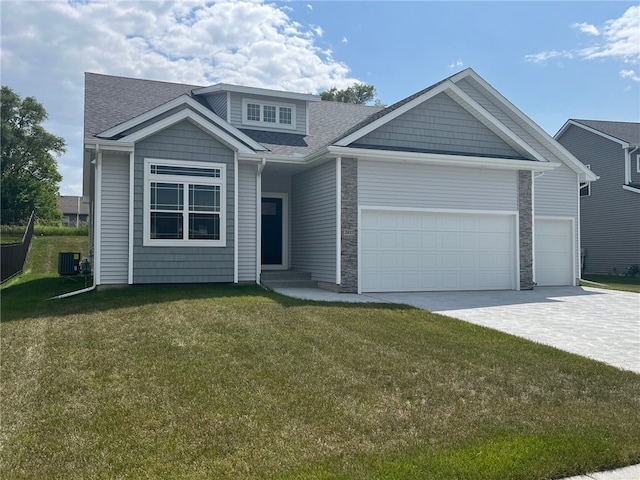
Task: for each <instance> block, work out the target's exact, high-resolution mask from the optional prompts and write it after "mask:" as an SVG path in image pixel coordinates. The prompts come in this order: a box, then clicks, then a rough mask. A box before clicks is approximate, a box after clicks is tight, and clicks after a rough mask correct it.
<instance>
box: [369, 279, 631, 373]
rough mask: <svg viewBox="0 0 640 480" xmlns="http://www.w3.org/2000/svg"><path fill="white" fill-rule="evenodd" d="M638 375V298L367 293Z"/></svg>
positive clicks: (539, 291)
mask: <svg viewBox="0 0 640 480" xmlns="http://www.w3.org/2000/svg"><path fill="white" fill-rule="evenodd" d="M366 296H369V297H373V298H375V299H378V300H382V301H386V302H390V303H403V304H407V305H411V306H414V307H417V308H422V309H426V310H430V311H432V312H435V313H442V314H444V315H449V316H451V317H455V318H459V319H461V320H465V321H467V322H471V323H474V324H477V325H483V326H485V327H489V328H493V329H496V330H500V331H502V332H506V333H510V334H512V335H516V336H519V337H523V338H526V339H529V340H533V341H534V342H538V343H543V344H546V345H550V346H552V347H556V348H559V349H561V350H565V351H568V352H572V353H576V354H578V355H582V356H585V357H589V358H592V359H595V360H599V361H602V362H605V363H608V364H610V365H613V366H615V367H618V368H621V369H625V370H632V371H634V372H637V373H640V294H637V293H632V292H620V291H615V290H603V289H598V288H590V287H536V288H535V289H534V290H527V291H495V292H487V291H483V292H410V293H373V294H371V293H369V294H366Z"/></svg>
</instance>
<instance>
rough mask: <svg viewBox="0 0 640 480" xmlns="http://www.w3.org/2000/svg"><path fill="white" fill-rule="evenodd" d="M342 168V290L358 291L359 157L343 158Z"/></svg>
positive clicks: (344, 291) (345, 291) (347, 291)
mask: <svg viewBox="0 0 640 480" xmlns="http://www.w3.org/2000/svg"><path fill="white" fill-rule="evenodd" d="M341 162H342V167H341V170H340V174H341V176H342V178H341V184H342V192H341V217H342V218H341V223H342V229H341V232H340V238H341V248H340V268H341V277H340V278H341V283H340V292H343V293H357V292H358V159H356V158H343V159H342V160H341Z"/></svg>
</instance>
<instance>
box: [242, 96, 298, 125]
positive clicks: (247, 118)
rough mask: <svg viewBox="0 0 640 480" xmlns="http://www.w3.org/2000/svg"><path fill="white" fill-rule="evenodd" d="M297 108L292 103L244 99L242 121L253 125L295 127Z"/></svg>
mask: <svg viewBox="0 0 640 480" xmlns="http://www.w3.org/2000/svg"><path fill="white" fill-rule="evenodd" d="M295 109H296V106H295V105H292V104H277V103H266V102H258V101H255V100H248V99H244V100H243V101H242V123H243V124H245V125H253V126H272V127H276V128H286V129H295V128H296V126H295V120H294V119H295Z"/></svg>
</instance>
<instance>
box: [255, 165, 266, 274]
mask: <svg viewBox="0 0 640 480" xmlns="http://www.w3.org/2000/svg"><path fill="white" fill-rule="evenodd" d="M262 160H263V163H262V164H261V165H258V172H257V174H256V283H257V284H258V285H260V274H261V273H262V170H263V169H264V165H265V164H266V160H265V159H262Z"/></svg>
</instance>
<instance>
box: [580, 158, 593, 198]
mask: <svg viewBox="0 0 640 480" xmlns="http://www.w3.org/2000/svg"><path fill="white" fill-rule="evenodd" d="M585 167H587V168H588V169H589V170H591V165H585ZM580 196H581V197H590V196H591V182H586V183H581V184H580Z"/></svg>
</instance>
